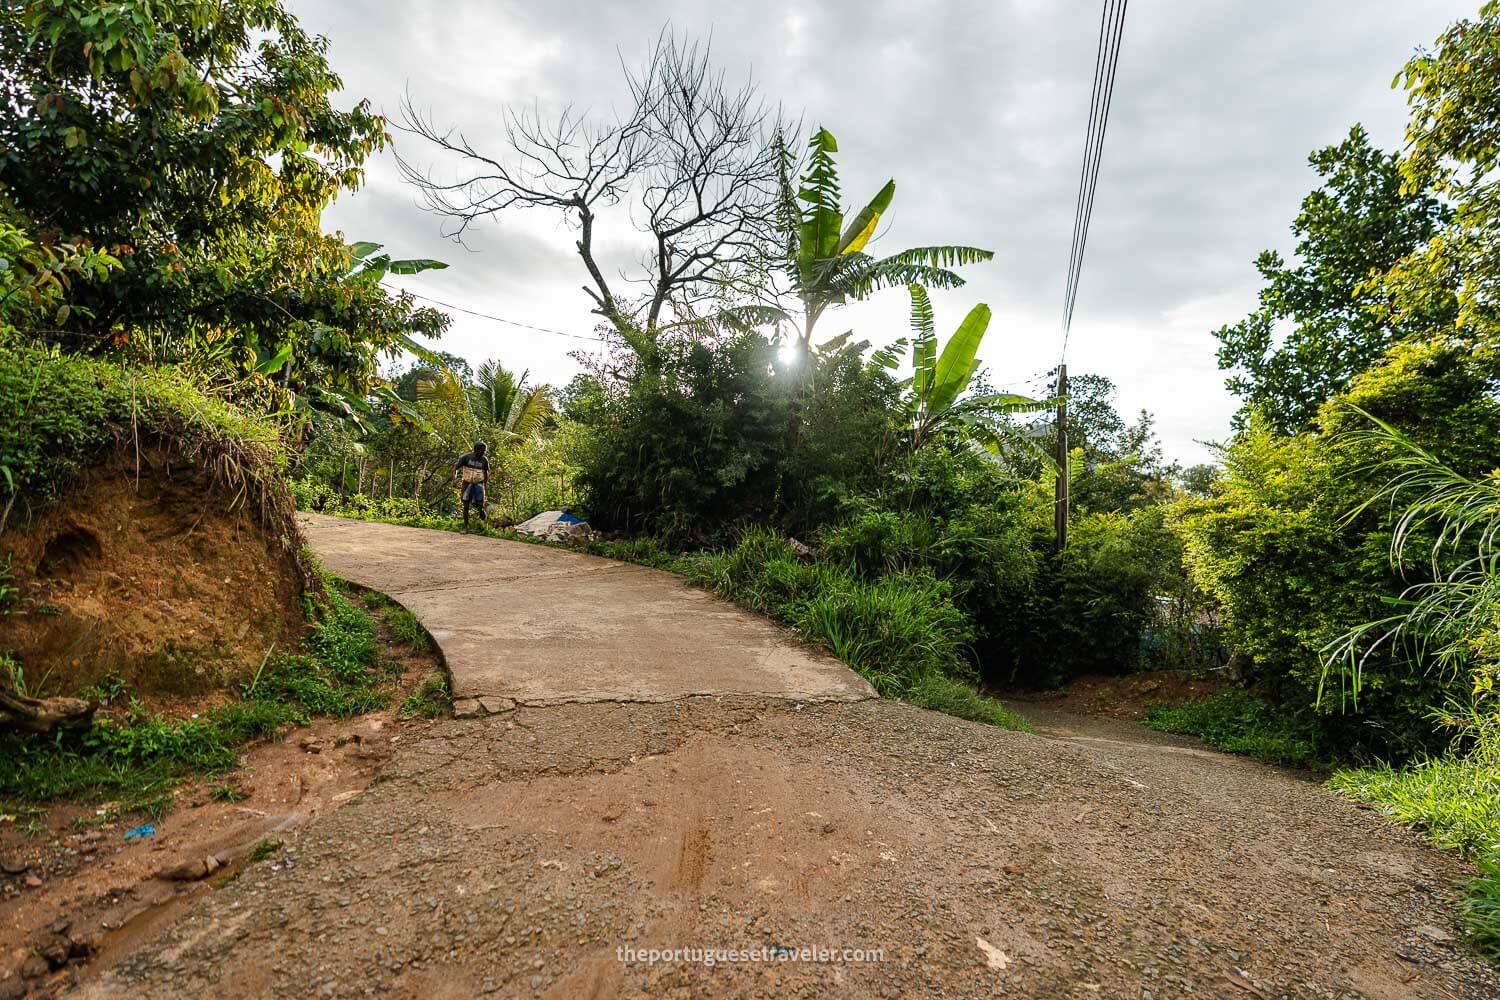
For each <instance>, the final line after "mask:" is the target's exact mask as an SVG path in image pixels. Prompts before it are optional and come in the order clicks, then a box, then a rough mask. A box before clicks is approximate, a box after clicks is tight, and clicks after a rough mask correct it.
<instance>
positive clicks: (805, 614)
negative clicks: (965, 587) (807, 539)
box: [685, 530, 1031, 731]
mask: <svg viewBox="0 0 1500 1000" xmlns="http://www.w3.org/2000/svg"><path fill="white" fill-rule="evenodd" d="M685 570H686V575H687V577H688V579H689V580H691V581H692V582H693V583H695V584H697V585H699V586H701V587H704V588H705V589H708V590H712V591H714V592H716V593H718V594H720V595H722V596H724V597H727V598H729V599H730V600H732V601H735V602H736V603H739V604H743V605H745V606H746V607H749V608H751V609H753V610H755V611H759V612H761V613H762V614H766V615H769V616H770V617H772V618H776V619H778V620H780V621H782V622H784V623H786V624H788V625H791V626H792V627H793V628H795V629H796V630H797V631H798V632H800V633H801V634H802V635H803V636H805V637H806V638H807V639H808V640H810V641H812V642H816V643H820V644H822V645H825V646H827V647H828V648H829V649H831V650H832V651H833V654H834V655H835V656H837V657H838V658H839V659H841V660H843V661H844V662H845V663H847V664H848V665H849V666H851V667H853V668H854V669H855V670H857V671H858V672H859V673H860V674H861V675H863V676H864V677H865V678H866V679H867V680H868V681H869V682H870V683H871V684H873V685H874V686H875V690H877V691H878V692H880V694H881V696H882V697H887V698H899V699H901V700H903V701H908V702H910V703H912V704H914V705H919V706H921V707H923V708H930V709H933V710H934V711H939V712H944V713H946V714H949V715H955V716H958V717H959V718H962V719H968V720H970V721H974V722H983V723H987V724H989V725H993V726H998V727H1000V728H1002V729H1016V730H1021V731H1030V728H1031V727H1030V726H1029V725H1028V724H1027V723H1026V721H1025V720H1024V719H1022V718H1021V717H1020V716H1018V715H1016V714H1015V713H1014V712H1012V711H1010V710H1009V709H1007V708H1006V707H1005V706H1003V705H1001V704H1000V703H999V702H997V701H995V700H994V699H991V698H986V697H985V696H984V695H983V694H981V693H980V692H979V691H978V690H977V688H976V687H975V686H974V684H973V679H974V678H973V668H972V667H970V666H969V663H968V661H967V659H966V658H965V655H964V653H965V650H966V649H967V647H968V644H969V643H970V642H971V641H972V640H973V637H974V632H973V627H972V625H971V624H970V622H969V619H968V617H967V616H966V615H965V614H964V613H963V612H962V611H961V610H959V608H958V607H957V606H956V605H955V604H954V603H953V600H952V594H951V591H950V590H949V588H948V585H947V584H946V583H944V582H943V581H941V580H938V579H936V578H935V577H932V576H930V575H927V574H922V573H891V574H887V575H885V576H882V577H879V578H877V579H874V580H864V579H861V578H859V577H857V576H855V575H854V574H853V573H852V572H850V571H849V570H846V569H844V568H842V567H839V566H834V565H830V564H828V563H824V562H817V561H810V562H807V561H803V560H801V559H799V558H798V557H797V556H796V555H795V554H794V553H792V552H791V551H790V550H789V549H788V548H787V543H786V540H785V539H783V538H781V537H780V536H779V535H776V534H775V533H773V532H769V531H763V530H755V531H748V532H746V533H745V535H744V536H743V537H742V538H741V540H740V542H739V544H738V545H736V546H735V547H734V548H732V549H729V550H728V551H725V552H716V553H712V554H709V555H701V556H697V557H694V558H693V559H691V560H689V561H687V564H686V567H685Z"/></svg>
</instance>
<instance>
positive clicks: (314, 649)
mask: <svg viewBox="0 0 1500 1000" xmlns="http://www.w3.org/2000/svg"><path fill="white" fill-rule="evenodd" d="M312 618H313V630H312V634H311V635H310V636H309V638H308V639H307V641H306V642H305V643H304V650H305V651H304V652H300V653H290V654H280V655H275V656H270V657H268V658H267V660H266V662H265V663H264V665H263V666H262V667H261V669H260V671H259V672H258V673H257V674H256V675H255V677H254V678H253V679H252V680H251V681H250V682H249V683H248V684H246V685H244V686H243V687H242V688H241V689H240V690H239V692H238V697H237V698H236V700H234V701H232V702H229V703H228V704H225V705H222V706H220V707H218V708H216V709H214V710H212V711H211V712H209V713H207V715H206V716H205V717H203V718H200V719H192V720H187V721H172V720H169V719H166V718H164V717H162V716H160V715H157V716H148V715H147V713H146V712H145V710H144V709H143V708H142V707H141V705H140V703H139V702H137V701H134V700H133V699H132V700H131V701H130V703H129V705H128V707H127V708H126V709H125V710H124V711H123V712H122V713H119V714H117V715H115V716H113V717H106V718H100V719H98V720H97V721H95V722H94V724H93V725H92V726H91V727H89V728H88V729H87V730H84V731H81V732H61V733H58V734H55V735H54V736H52V737H50V738H41V737H28V736H23V735H19V734H7V735H6V736H4V737H0V802H4V803H7V804H8V803H12V802H19V803H39V802H47V801H49V800H52V799H58V798H82V799H88V800H97V799H99V798H102V797H104V796H110V797H112V798H114V799H116V800H117V803H118V808H119V810H120V811H122V812H123V811H141V812H146V813H148V814H152V815H156V816H159V815H160V814H161V813H162V812H164V811H165V810H166V809H167V808H168V807H169V806H170V804H171V801H172V789H173V787H174V786H175V785H176V784H177V782H178V781H180V780H181V779H182V778H183V777H184V776H186V775H188V774H193V773H200V774H206V775H209V776H218V775H222V774H224V773H226V772H228V771H229V770H231V769H232V768H233V767H234V766H235V764H236V762H237V759H238V755H239V749H240V747H241V746H242V745H243V744H244V743H246V742H247V741H249V740H252V739H257V738H262V737H267V736H272V735H275V734H276V733H278V732H279V731H281V730H282V729H283V728H284V727H286V726H289V725H300V724H304V723H306V722H308V721H310V720H311V719H312V718H313V717H315V716H330V717H333V718H349V717H351V716H355V715H361V714H363V713H365V712H370V711H374V710H376V709H379V708H383V707H384V706H385V705H386V704H388V703H389V701H390V694H389V691H388V690H387V689H386V688H385V687H384V682H385V681H386V678H385V676H384V675H382V674H381V673H380V672H379V671H378V670H376V669H375V663H376V653H377V643H376V634H377V632H376V624H375V622H374V620H373V619H372V618H371V617H370V616H369V615H368V614H367V613H366V612H365V611H363V610H362V609H360V608H359V607H357V606H355V604H354V603H353V602H351V600H350V599H349V597H348V596H347V595H346V594H345V593H344V591H343V590H342V589H341V588H340V587H339V586H338V585H337V584H335V583H333V582H331V581H330V583H329V586H328V588H327V597H326V599H325V600H322V601H320V602H318V604H317V606H316V607H315V608H314V610H313V615H312ZM116 695H117V697H116V698H115V699H113V700H120V698H121V697H123V695H121V694H120V693H118V692H117V693H116ZM220 787H221V788H226V789H227V788H230V787H233V786H229V785H222V786H220ZM225 794H228V793H227V792H226V793H225ZM7 808H8V805H7Z"/></svg>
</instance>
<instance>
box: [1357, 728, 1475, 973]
mask: <svg viewBox="0 0 1500 1000" xmlns="http://www.w3.org/2000/svg"><path fill="white" fill-rule="evenodd" d="M1492 739H1493V737H1492ZM1497 758H1500V754H1497V753H1495V752H1494V750H1493V748H1491V751H1490V752H1483V751H1482V750H1481V751H1476V752H1474V753H1471V754H1467V755H1459V754H1449V755H1446V756H1443V757H1434V758H1430V759H1428V760H1424V761H1419V762H1416V763H1413V764H1408V765H1407V766H1405V767H1401V768H1394V767H1391V766H1390V765H1388V764H1381V765H1378V766H1375V767H1362V768H1350V769H1344V770H1340V771H1336V772H1335V773H1334V775H1333V777H1332V778H1330V779H1329V782H1328V786H1329V787H1330V788H1332V789H1333V790H1334V791H1337V792H1340V793H1342V794H1344V795H1347V796H1349V797H1350V798H1353V799H1358V800H1359V801H1361V802H1368V803H1369V804H1370V805H1373V806H1375V807H1376V808H1377V809H1379V810H1380V811H1381V812H1382V813H1384V814H1385V815H1387V816H1389V817H1391V818H1392V819H1394V820H1396V821H1397V822H1399V823H1403V824H1405V825H1406V826H1409V827H1412V828H1413V829H1415V830H1419V831H1421V832H1422V833H1424V834H1425V835H1426V836H1427V838H1428V839H1429V840H1431V841H1432V842H1433V843H1434V844H1436V845H1437V846H1439V847H1444V848H1449V849H1452V850H1457V851H1461V852H1463V854H1464V855H1465V856H1467V857H1470V858H1473V859H1474V862H1475V864H1476V865H1478V867H1479V875H1478V876H1477V877H1476V878H1474V879H1473V880H1471V881H1470V882H1469V885H1468V888H1467V889H1466V891H1465V894H1464V899H1463V900H1462V902H1461V903H1460V904H1459V914H1460V916H1461V918H1462V919H1463V922H1464V926H1465V928H1466V929H1467V931H1468V934H1469V939H1470V941H1471V943H1472V944H1473V945H1474V947H1475V948H1476V949H1477V950H1478V951H1480V952H1481V953H1482V954H1484V955H1485V956H1486V957H1488V958H1489V959H1490V961H1491V962H1495V963H1500V759H1497Z"/></svg>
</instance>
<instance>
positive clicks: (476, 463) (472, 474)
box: [453, 441, 490, 535]
mask: <svg viewBox="0 0 1500 1000" xmlns="http://www.w3.org/2000/svg"><path fill="white" fill-rule="evenodd" d="M453 471H454V473H455V474H456V475H457V476H458V477H459V478H460V479H462V480H463V484H464V489H463V493H462V494H460V497H461V498H462V500H463V503H464V534H466V535H467V534H468V533H469V507H470V506H474V507H477V508H478V509H479V523H480V524H483V523H484V487H485V484H486V483H488V482H489V481H490V460H489V459H487V458H485V457H484V442H483V441H475V442H474V450H473V451H471V452H469V453H468V454H467V455H465V456H464V457H462V458H460V459H459V460H458V461H457V462H454V463H453Z"/></svg>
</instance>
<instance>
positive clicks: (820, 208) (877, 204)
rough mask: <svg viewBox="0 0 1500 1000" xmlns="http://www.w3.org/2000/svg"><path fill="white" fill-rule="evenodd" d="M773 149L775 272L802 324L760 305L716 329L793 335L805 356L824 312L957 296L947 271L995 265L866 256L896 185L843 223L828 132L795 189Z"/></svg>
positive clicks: (938, 256)
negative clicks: (879, 299)
mask: <svg viewBox="0 0 1500 1000" xmlns="http://www.w3.org/2000/svg"><path fill="white" fill-rule="evenodd" d="M777 141H778V143H779V144H780V146H781V167H780V172H779V175H778V183H779V189H780V196H779V198H778V202H777V213H776V214H777V225H778V228H779V229H780V231H781V234H782V238H783V244H782V249H781V254H782V259H781V260H780V261H779V262H778V264H777V269H778V270H780V271H781V272H782V273H784V274H785V276H786V278H787V279H788V281H789V284H790V286H791V291H792V293H793V294H794V295H795V296H796V297H797V299H798V300H799V302H800V307H801V308H800V316H794V315H793V314H792V313H791V312H790V311H788V310H787V309H785V308H783V307H782V306H781V305H780V304H779V303H777V304H766V303H759V304H754V305H747V306H741V307H737V308H733V309H729V310H725V311H724V313H723V314H721V316H720V317H719V318H718V321H719V323H720V324H721V325H726V326H730V327H737V328H741V329H744V328H749V327H754V326H767V325H771V326H775V327H776V328H777V329H778V331H779V330H780V329H782V328H783V327H791V328H792V329H794V330H795V331H796V336H797V338H798V342H799V345H800V347H801V348H802V350H803V351H804V352H806V351H807V350H808V349H809V345H810V344H811V343H812V336H813V330H814V328H815V327H816V326H817V324H818V320H819V319H821V318H822V316H823V314H824V313H825V312H827V311H828V310H829V309H831V308H834V307H837V306H840V305H843V304H844V303H846V302H848V301H849V300H851V299H853V300H860V299H865V298H868V297H869V296H870V295H872V294H874V293H875V292H877V291H879V290H880V289H882V288H890V287H894V286H897V285H912V284H920V285H924V286H927V287H931V288H957V287H959V286H960V285H962V284H963V283H964V279H963V278H962V277H960V276H959V275H958V274H957V273H956V272H955V271H954V270H953V268H955V267H959V266H962V265H965V264H974V263H978V262H980V261H986V260H989V259H991V258H992V257H994V253H993V252H992V251H990V250H981V249H979V248H978V247H970V246H956V245H944V246H927V247H913V248H911V249H908V250H902V251H901V252H899V253H895V254H891V255H889V256H885V257H876V256H874V255H872V254H870V253H868V252H867V247H868V246H869V244H870V242H871V240H873V239H874V237H875V233H876V229H877V228H878V227H879V225H880V221H881V219H882V218H883V217H884V216H885V214H886V212H887V211H888V210H889V209H890V207H891V202H892V201H893V200H894V199H895V197H896V182H895V181H894V180H889V181H887V182H886V183H885V186H883V187H882V188H881V189H880V190H879V191H878V192H876V194H875V197H874V198H872V199H870V201H869V202H868V203H867V204H866V205H865V206H864V208H862V209H860V210H859V212H857V213H855V215H854V216H853V218H850V219H847V220H846V218H845V215H844V210H843V207H842V198H843V195H842V193H841V190H840V187H839V174H838V164H837V162H836V161H835V160H834V154H835V153H837V152H838V148H839V145H838V140H836V139H835V138H834V137H833V133H831V132H829V131H828V130H827V129H826V128H819V129H818V130H817V131H816V132H815V133H813V136H812V138H811V139H810V140H809V141H808V162H807V167H806V169H805V170H804V171H803V173H802V176H801V177H800V178H798V180H797V182H796V183H795V184H794V183H793V181H792V174H793V172H794V171H795V169H796V163H795V156H794V155H793V154H792V153H791V151H790V149H789V147H788V146H787V144H786V143H785V142H784V141H782V140H781V139H780V138H779V137H778V140H777Z"/></svg>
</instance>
